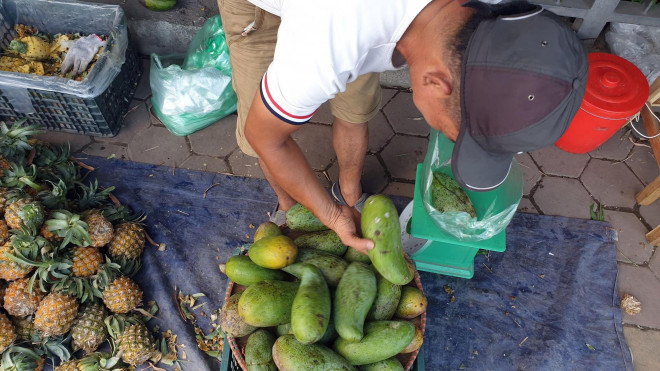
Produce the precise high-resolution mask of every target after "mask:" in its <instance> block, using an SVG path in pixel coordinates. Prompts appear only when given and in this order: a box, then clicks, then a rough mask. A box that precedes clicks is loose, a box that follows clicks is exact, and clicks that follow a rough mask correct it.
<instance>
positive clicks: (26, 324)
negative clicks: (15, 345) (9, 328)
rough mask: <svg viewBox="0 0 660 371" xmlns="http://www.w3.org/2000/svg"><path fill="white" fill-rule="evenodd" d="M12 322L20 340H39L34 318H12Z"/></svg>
mask: <svg viewBox="0 0 660 371" xmlns="http://www.w3.org/2000/svg"><path fill="white" fill-rule="evenodd" d="M11 322H12V323H13V324H14V329H16V335H17V337H18V340H21V341H32V339H33V338H35V337H36V338H39V334H38V333H37V331H36V330H35V328H34V318H33V317H32V316H27V317H11Z"/></svg>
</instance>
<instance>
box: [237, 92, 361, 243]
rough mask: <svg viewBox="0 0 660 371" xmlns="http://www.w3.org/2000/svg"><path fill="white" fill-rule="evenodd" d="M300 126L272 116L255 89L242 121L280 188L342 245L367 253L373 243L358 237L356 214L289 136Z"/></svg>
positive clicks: (246, 132) (248, 137) (254, 146)
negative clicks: (321, 180) (322, 180)
mask: <svg viewBox="0 0 660 371" xmlns="http://www.w3.org/2000/svg"><path fill="white" fill-rule="evenodd" d="M300 127H301V126H298V125H291V124H289V123H286V122H284V121H282V120H280V119H279V118H277V117H276V116H274V115H273V114H272V113H271V112H270V111H268V109H267V108H266V106H265V105H264V103H263V101H262V100H261V97H260V95H259V92H257V95H256V96H255V97H254V100H253V102H252V107H251V108H250V112H249V113H248V117H247V120H246V123H245V136H246V137H247V140H248V142H249V143H250V145H251V146H252V148H253V149H254V150H255V151H256V152H257V154H258V155H259V157H260V158H261V160H262V161H263V162H264V163H265V164H266V166H267V167H268V170H269V172H270V173H271V174H272V176H273V177H274V178H275V181H276V182H277V183H278V184H279V185H280V187H282V188H283V189H284V190H285V191H286V192H287V193H288V194H289V195H290V196H291V197H293V198H294V199H295V200H296V201H298V202H300V203H301V204H303V205H305V206H306V207H307V208H308V209H309V210H310V211H311V212H312V213H314V215H316V216H317V217H318V218H319V220H321V222H323V224H325V225H327V226H328V227H330V228H332V229H333V230H334V231H335V232H337V234H338V235H339V237H340V238H341V240H342V242H344V244H346V245H348V246H351V247H353V248H355V249H357V250H359V251H362V252H364V253H366V251H367V249H370V248H372V247H373V242H371V241H370V240H366V239H362V238H359V237H358V233H357V229H356V224H355V221H356V220H357V217H358V215H359V214H357V212H356V211H355V210H353V209H352V208H349V207H348V206H339V205H337V204H336V203H335V202H334V201H333V200H332V198H331V197H330V195H329V194H328V192H326V190H325V189H323V187H322V186H321V184H320V183H319V182H318V180H317V179H316V175H315V174H314V171H313V170H312V168H311V167H310V165H309V164H308V163H307V160H306V159H305V156H304V155H303V153H302V151H301V150H300V147H298V144H296V142H295V141H294V140H293V139H292V138H291V134H293V133H294V132H296V131H297V130H299V129H300Z"/></svg>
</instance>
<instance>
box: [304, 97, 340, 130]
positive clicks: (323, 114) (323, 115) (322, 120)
mask: <svg viewBox="0 0 660 371" xmlns="http://www.w3.org/2000/svg"><path fill="white" fill-rule="evenodd" d="M334 120H335V118H334V116H332V112H331V111H330V102H325V103H323V104H322V105H321V107H319V109H318V110H317V111H316V113H315V114H314V116H312V118H311V119H310V120H309V122H314V123H317V124H326V125H332V122H333V121H334Z"/></svg>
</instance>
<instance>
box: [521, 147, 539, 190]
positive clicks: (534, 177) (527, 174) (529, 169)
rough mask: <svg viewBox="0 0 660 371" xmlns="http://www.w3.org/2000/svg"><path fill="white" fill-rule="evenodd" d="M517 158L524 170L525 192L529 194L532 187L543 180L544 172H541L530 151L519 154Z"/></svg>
mask: <svg viewBox="0 0 660 371" xmlns="http://www.w3.org/2000/svg"><path fill="white" fill-rule="evenodd" d="M515 158H516V160H517V161H518V163H519V164H520V167H521V168H522V172H523V180H524V181H525V183H524V184H523V194H524V195H525V196H529V194H530V192H531V191H532V188H534V186H536V183H538V182H539V180H541V177H542V176H543V173H541V170H539V168H538V166H536V164H535V163H534V161H533V160H532V157H531V156H530V155H529V153H521V154H518V155H516V156H515Z"/></svg>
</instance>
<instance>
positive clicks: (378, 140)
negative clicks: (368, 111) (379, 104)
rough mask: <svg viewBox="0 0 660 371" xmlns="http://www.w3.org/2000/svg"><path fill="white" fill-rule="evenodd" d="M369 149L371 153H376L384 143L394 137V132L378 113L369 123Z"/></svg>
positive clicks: (380, 113) (381, 113) (382, 115)
mask: <svg viewBox="0 0 660 371" xmlns="http://www.w3.org/2000/svg"><path fill="white" fill-rule="evenodd" d="M368 125H369V147H368V149H367V150H368V151H369V152H371V153H378V151H380V150H381V149H383V146H385V143H387V141H388V140H390V138H392V137H393V136H394V130H392V127H391V126H390V124H389V123H388V122H387V119H385V115H384V114H383V112H378V114H377V115H376V117H374V118H373V119H371V120H370V121H369V124H368Z"/></svg>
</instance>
